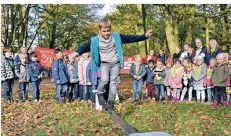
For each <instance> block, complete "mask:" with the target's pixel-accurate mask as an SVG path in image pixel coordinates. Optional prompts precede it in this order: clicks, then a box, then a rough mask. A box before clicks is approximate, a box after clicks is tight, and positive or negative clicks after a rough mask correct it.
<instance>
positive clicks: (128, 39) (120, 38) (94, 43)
mask: <svg viewBox="0 0 231 136" xmlns="http://www.w3.org/2000/svg"><path fill="white" fill-rule="evenodd" d="M112 36H113V38H114V39H115V42H116V50H117V54H118V58H119V61H120V64H121V66H122V67H123V65H124V64H123V53H122V44H125V43H133V42H139V41H143V40H146V39H147V37H146V36H145V34H143V35H122V34H119V33H117V32H113V33H112ZM98 41H99V39H98V36H95V37H92V38H91V40H90V41H89V42H87V43H84V44H83V45H81V46H80V47H79V48H78V49H77V50H76V52H77V53H78V54H79V55H81V54H83V53H85V52H89V51H91V57H92V60H93V61H92V69H93V70H98V69H99V65H100V57H99V42H98Z"/></svg>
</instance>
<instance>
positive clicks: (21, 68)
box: [15, 54, 30, 102]
mask: <svg viewBox="0 0 231 136" xmlns="http://www.w3.org/2000/svg"><path fill="white" fill-rule="evenodd" d="M27 56H28V55H27V54H20V55H19V58H20V63H18V64H17V65H16V67H15V74H16V75H17V76H18V78H19V90H18V95H19V100H20V102H23V94H24V100H25V101H26V102H29V100H28V88H29V80H30V75H29V68H28V64H27V59H28V58H27Z"/></svg>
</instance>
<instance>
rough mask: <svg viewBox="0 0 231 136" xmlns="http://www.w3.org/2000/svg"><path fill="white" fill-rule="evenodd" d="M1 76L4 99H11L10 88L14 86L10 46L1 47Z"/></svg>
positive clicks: (8, 100)
mask: <svg viewBox="0 0 231 136" xmlns="http://www.w3.org/2000/svg"><path fill="white" fill-rule="evenodd" d="M1 50H2V53H5V56H4V55H3V54H1V55H2V56H1V77H2V79H1V80H2V81H4V83H3V84H4V99H5V101H7V102H10V101H11V100H12V90H13V88H14V60H13V58H12V53H11V49H10V48H4V50H3V47H1Z"/></svg>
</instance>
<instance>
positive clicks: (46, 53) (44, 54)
mask: <svg viewBox="0 0 231 136" xmlns="http://www.w3.org/2000/svg"><path fill="white" fill-rule="evenodd" d="M34 51H35V52H36V53H37V55H38V60H39V61H40V64H41V65H42V66H43V67H51V63H52V60H53V59H54V58H55V53H54V49H49V48H41V47H36V48H35V49H34ZM73 52H74V51H71V50H63V53H64V54H69V53H73Z"/></svg>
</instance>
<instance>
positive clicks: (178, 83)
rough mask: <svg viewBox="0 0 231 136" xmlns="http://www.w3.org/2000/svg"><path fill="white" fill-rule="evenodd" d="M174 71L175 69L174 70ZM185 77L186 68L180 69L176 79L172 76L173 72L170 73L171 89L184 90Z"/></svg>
mask: <svg viewBox="0 0 231 136" xmlns="http://www.w3.org/2000/svg"><path fill="white" fill-rule="evenodd" d="M172 69H173V68H172ZM183 76H184V68H183V67H182V68H180V69H179V70H178V71H177V73H176V75H175V77H173V76H172V72H170V75H169V83H170V87H171V88H173V89H174V88H182V86H183V85H182V78H183Z"/></svg>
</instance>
